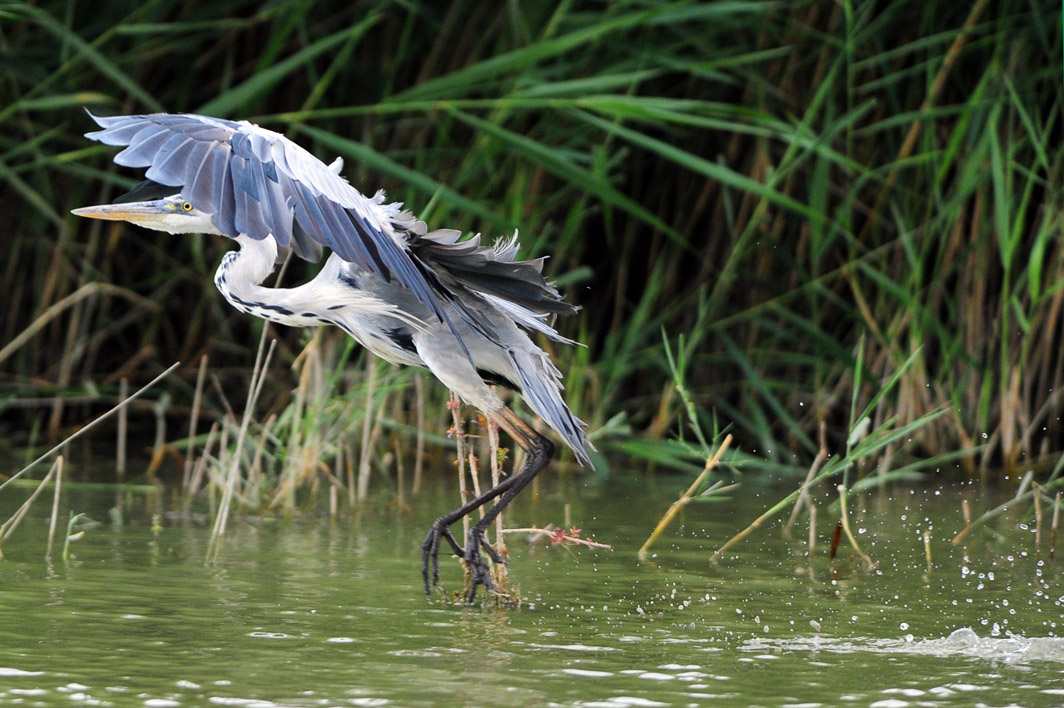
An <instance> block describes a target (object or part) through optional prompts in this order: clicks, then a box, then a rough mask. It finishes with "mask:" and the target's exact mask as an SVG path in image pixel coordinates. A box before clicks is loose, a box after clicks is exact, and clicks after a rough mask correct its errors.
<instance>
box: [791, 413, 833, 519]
mask: <svg viewBox="0 0 1064 708" xmlns="http://www.w3.org/2000/svg"><path fill="white" fill-rule="evenodd" d="M826 427H827V426H826V425H825V422H824V421H820V449H819V450H818V451H817V453H816V457H814V458H813V464H811V465H810V466H809V473H808V474H806V476H805V481H804V482H802V487H801V491H800V492H799V493H798V499H797V501H795V502H794V508H793V509H791V515H790V518H788V519H787V523H786V524H784V525H783V532H784V533H788V532H789V531H790V529H791V527H792V526H793V525H794V522H795V520H797V518H798V513H799V512H800V511H801V510H802V504H803V503H804V504H805V505H807V506H808V507H809V508H810V509H812V507H813V502H812V501H811V500H810V498H809V487H810V485H812V483H813V478H814V477H816V475H817V473H818V472H820V468H821V467H823V466H824V463H825V462H827V460H828V445H827V430H826Z"/></svg>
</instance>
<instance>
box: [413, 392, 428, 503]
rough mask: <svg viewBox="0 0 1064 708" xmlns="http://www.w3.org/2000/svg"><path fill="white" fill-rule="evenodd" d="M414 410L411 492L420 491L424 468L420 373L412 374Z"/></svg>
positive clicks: (422, 395)
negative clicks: (415, 430)
mask: <svg viewBox="0 0 1064 708" xmlns="http://www.w3.org/2000/svg"><path fill="white" fill-rule="evenodd" d="M414 410H415V413H416V415H417V451H416V452H415V453H414V455H415V457H414V482H413V486H412V487H411V489H410V493H411V494H417V493H418V492H420V491H421V483H422V476H423V475H424V469H425V382H424V379H423V378H422V376H421V374H420V373H416V374H414Z"/></svg>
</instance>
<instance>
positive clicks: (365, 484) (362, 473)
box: [357, 352, 377, 502]
mask: <svg viewBox="0 0 1064 708" xmlns="http://www.w3.org/2000/svg"><path fill="white" fill-rule="evenodd" d="M366 369H367V374H366V410H365V414H364V415H365V418H363V420H362V450H361V453H360V455H359V458H358V494H357V498H358V501H359V502H362V501H363V500H365V498H366V494H368V493H369V472H370V467H369V458H370V453H371V452H372V449H373V441H372V439H371V433H372V430H373V427H372V426H373V394H374V393H375V392H376V390H377V361H376V360H375V359H374V358H373V357H372V356H371V355H370V354H369V353H368V352H367V354H366Z"/></svg>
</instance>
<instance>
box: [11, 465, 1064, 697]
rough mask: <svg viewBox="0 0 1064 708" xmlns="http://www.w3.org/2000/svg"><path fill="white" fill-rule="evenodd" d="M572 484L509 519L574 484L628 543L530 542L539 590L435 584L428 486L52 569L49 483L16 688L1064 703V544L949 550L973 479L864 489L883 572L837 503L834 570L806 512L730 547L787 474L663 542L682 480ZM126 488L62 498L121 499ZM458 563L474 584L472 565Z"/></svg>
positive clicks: (139, 516) (551, 518) (103, 535)
mask: <svg viewBox="0 0 1064 708" xmlns="http://www.w3.org/2000/svg"><path fill="white" fill-rule="evenodd" d="M669 483H670V484H671V481H670V482H669ZM675 483H676V484H677V485H678V484H681V483H682V480H676V482H675ZM553 484H554V485H555V486H554V487H551V484H547V483H545V484H544V485H543V489H542V490H541V492H540V494H539V497H538V498H537V499H531V498H526V499H523V500H521V501H520V503H519V504H517V505H516V507H517V508H516V513H514V514H511V515H510V516H509V521H510V522H511V523H513V524H532V523H536V524H539V525H543V524H546V523H550V522H555V523H560V522H561V521H562V518H563V513H564V512H563V506H564V503H565V502H566V501H569V502H571V503H572V520H573V523H574V524H575V525H578V526H580V527H582V528H583V529H584V532H585V533H588V534H591V535H592V536H593V537H594V538H595V539H596V540H598V541H603V542H608V543H612V544H613V545H614V547H615V549H614V550H613V551H597V550H591V549H586V548H575V547H563V546H551V545H550V544H540V545H537V546H535V547H529V546H528V544H527V543H525V542H523V541H520V540H516V539H515V540H513V542H512V555H513V572H514V575H515V578H516V579H517V580H518V581H519V582H520V585H521V592H522V595H523V597H524V607H523V608H522V609H519V610H497V609H486V608H480V607H478V608H463V607H458V606H452V605H450V604H448V603H447V602H445V601H443V600H441V599H436V600H435V601H433V602H431V603H429V602H426V601H425V599H424V598H423V597H422V595H421V590H420V576H419V571H418V568H419V557H418V550H417V548H418V544H419V542H420V540H421V538H422V536H423V534H424V531H425V529H426V528H427V525H428V524H429V523H430V522H431V520H432V518H433V517H434V516H435V515H436V514H437V513H439V512H441V511H443V510H445V508H446V507H447V505H448V501H446V500H443V499H440V498H438V497H435V498H434V497H433V496H432V495H429V494H426V495H422V496H421V497H418V498H415V499H413V509H412V510H411V511H410V512H409V513H399V512H397V511H395V509H394V508H387V507H386V505H385V504H384V503H383V502H381V503H379V504H374V505H371V506H370V507H369V508H368V509H367V510H366V511H365V512H363V513H362V514H361V516H360V517H358V518H355V519H344V520H340V521H336V522H330V521H329V520H327V519H322V518H317V517H316V518H313V519H304V520H299V521H289V522H257V523H251V522H247V521H244V522H238V523H236V524H235V526H234V527H233V528H232V531H231V533H230V535H229V537H228V539H227V541H226V545H225V549H224V552H223V558H222V560H221V561H219V562H218V563H217V564H216V565H213V566H207V565H204V562H203V558H204V554H205V552H206V544H207V539H208V537H209V534H210V531H209V528H207V527H204V526H192V525H180V524H175V525H170V524H168V525H166V526H165V527H164V528H163V529H162V530H161V532H160V533H159V537H158V543H156V542H154V540H153V534H152V531H151V529H150V528H149V518H150V515H149V513H148V512H147V511H146V510H144V509H143V508H142V507H140V506H135V507H134V508H133V509H132V510H131V511H130V512H129V514H128V519H127V521H128V523H127V524H126V525H125V526H121V527H114V526H111V525H109V524H103V525H100V526H98V527H96V528H93V529H90V530H88V531H87V533H86V535H85V537H84V538H83V539H82V540H81V541H79V542H78V543H77V544H75V546H74V547H73V548H74V551H75V553H76V557H75V558H74V559H72V560H70V561H69V562H66V563H64V562H62V561H61V560H58V559H57V560H55V561H53V563H52V564H51V565H48V564H46V563H45V562H44V560H43V558H42V557H43V551H44V544H45V535H46V531H47V529H46V521H45V519H44V516H45V515H46V514H47V513H48V511H49V510H48V509H47V508H46V507H48V503H41V502H39V503H38V508H37V509H36V510H35V515H34V517H33V518H31V519H28V520H27V521H26V522H24V524H23V525H22V527H20V528H19V529H18V531H17V532H16V534H15V536H14V537H12V539H10V540H9V541H8V542H7V543H6V544H5V546H4V549H3V550H4V554H5V558H4V560H3V561H0V704H2V705H77V704H85V705H116V706H119V705H121V706H127V705H135V706H156V707H160V706H201V705H235V706H275V705H284V706H319V705H320V706H333V705H368V706H376V705H398V706H408V705H410V706H438V705H485V706H540V705H582V706H611V707H616V706H694V705H727V706H733V705H734V706H739V705H742V706H746V705H758V706H797V705H814V706H819V705H823V706H834V705H861V706H877V707H879V708H896V707H901V706H938V705H958V706H960V705H965V706H969V705H987V706H1001V705H1026V706H1053V705H1061V704H1064V640H1062V639H1057V638H1055V637H1058V636H1061V635H1062V634H1064V617H1062V613H1064V598H1062V596H1064V587H1062V584H1061V578H1062V573H1061V570H1060V561H1058V562H1057V563H1055V564H1054V563H1050V562H1049V561H1043V560H1039V559H1038V558H1037V557H1036V555H1035V549H1034V536H1033V532H1032V531H1030V530H1027V531H1025V530H1022V529H1017V526H1016V518H1015V517H1013V518H1011V519H1007V520H1005V519H1003V520H1001V521H1000V522H999V523H997V524H995V528H997V529H998V530H999V531H1002V532H1003V533H1001V534H995V533H990V532H980V533H977V534H975V535H974V537H973V539H972V541H971V543H970V544H969V545H968V546H967V547H962V548H957V547H953V546H951V545H950V544H949V542H948V540H949V538H950V537H951V536H952V535H953V533H955V532H956V531H957V530H958V529H959V528H960V526H961V520H960V503H959V501H958V499H959V497H958V493H957V492H953V491H951V492H943V493H941V494H937V493H936V492H935V491H933V490H926V491H925V490H920V491H917V492H915V493H910V492H908V491H905V492H902V493H896V494H895V495H893V496H890V495H880V496H875V495H873V496H870V497H867V498H866V506H867V508H864V509H862V508H858V509H857V510H856V511H855V512H854V516H853V520H854V528H855V531H856V532H858V533H859V537H860V540H861V541H862V542H863V544H864V545H865V547H866V550H867V551H868V552H869V553H871V554H872V556H874V557H875V559H876V560H877V561H878V562H879V563H880V567H881V573H879V574H876V573H874V572H868V571H865V570H863V569H862V568H861V567H860V566H859V565H857V564H856V563H851V562H850V561H849V551H848V549H847V550H846V551H845V552H844V553H843V555H844V556H846V558H845V559H844V560H842V561H840V562H839V563H837V564H834V565H833V564H831V563H829V562H828V560H827V558H826V557H825V554H826V540H827V538H828V536H829V534H830V531H831V529H830V528H829V525H833V523H834V520H835V518H836V517H834V516H832V515H831V510H829V509H828V508H827V507H824V508H823V509H822V510H821V519H822V520H821V525H822V527H823V528H822V530H821V531H822V532H821V536H822V539H821V543H822V545H821V546H820V547H819V550H818V554H817V556H816V557H815V558H814V560H813V562H812V564H811V566H810V563H809V562H808V559H807V558H806V556H805V551H806V540H805V539H806V534H807V530H806V528H801V529H800V530H798V531H797V532H796V536H797V537H800V538H798V539H795V540H791V541H787V540H784V539H783V538H781V534H780V532H779V529H778V526H775V525H769V526H767V527H766V528H763V529H761V530H758V531H757V532H755V533H754V534H753V536H751V538H750V539H748V540H747V541H746V542H744V543H742V544H740V545H739V546H738V547H737V548H736V552H735V553H733V554H731V555H729V556H728V557H727V558H726V559H725V560H724V561H723V562H721V563H719V564H716V565H711V564H710V563H709V562H708V561H707V559H708V557H709V555H710V553H711V551H712V550H713V549H714V548H716V547H717V546H718V545H719V544H720V543H722V542H723V541H724V540H726V539H727V538H728V537H729V536H731V535H732V534H733V533H735V532H736V531H738V530H739V529H740V528H742V527H743V526H745V525H746V524H747V523H748V522H749V521H750V520H752V519H753V518H754V517H755V516H756V515H757V514H758V513H759V512H760V511H761V510H763V509H764V508H765V506H766V505H767V503H768V502H769V501H771V500H774V499H776V498H779V497H780V496H782V495H783V493H784V492H782V491H761V492H759V493H755V492H754V491H752V490H744V491H742V492H740V493H738V494H736V495H735V496H734V497H733V498H732V500H730V501H728V502H727V503H718V504H701V505H697V506H694V507H691V508H689V509H688V510H687V511H686V512H685V514H684V515H683V516H682V517H680V518H679V519H678V522H679V523H677V524H676V525H675V526H674V527H673V528H672V529H670V531H669V532H668V533H667V534H666V536H665V537H664V538H663V539H662V540H661V541H660V542H659V544H658V546H657V547H656V548H655V550H656V551H657V554H656V558H654V559H653V560H652V561H650V562H645V563H641V562H639V561H638V560H637V559H636V557H635V550H636V549H637V548H638V547H639V545H640V544H641V543H642V541H643V539H644V538H645V537H646V535H647V534H648V533H649V532H650V530H651V529H652V528H653V525H654V523H655V522H656V520H657V519H658V518H659V517H660V515H661V513H662V512H663V511H664V509H665V508H666V507H667V506H668V503H669V502H670V501H671V500H672V499H674V498H675V496H676V493H677V490H676V489H675V488H673V487H672V486H670V487H669V488H668V489H665V490H662V491H657V490H652V489H650V488H649V487H648V486H647V485H646V484H645V483H644V482H642V481H639V482H631V481H629V482H622V481H618V480H611V481H610V482H609V484H606V485H602V486H586V485H583V484H582V483H581V482H579V481H577V482H572V483H562V482H555V483H553ZM966 493H967V492H966ZM758 497H760V498H758ZM109 501H111V500H109V499H107V498H106V497H104V496H102V495H89V494H86V493H80V494H73V495H72V496H71V497H70V498H69V499H68V503H65V504H64V507H67V508H70V509H73V510H74V511H82V512H87V513H89V514H90V516H93V517H94V518H96V519H100V520H105V519H107V513H106V508H107V506H108V502H109ZM12 503H14V499H5V500H3V502H2V505H3V507H4V510H6V509H7V508H8V507H9V506H10V504H12ZM987 503H988V502H987ZM858 505H859V507H860V503H858ZM985 506H986V503H984V502H981V501H976V504H975V508H976V509H981V508H985ZM63 513H64V516H65V514H66V509H64V512H63ZM836 514H837V512H836ZM828 517H831V518H830V519H829V518H828ZM5 518H6V514H5ZM929 524H930V525H931V527H932V539H933V540H932V557H933V562H934V566H933V568H932V570H931V572H930V573H928V571H927V568H926V562H925V556H924V547H923V541H922V540H921V533H922V532H923V530H924V529H925V528H926V527H927V526H928V525H929ZM1045 543H1046V541H1045V540H1043V544H1045ZM1044 555H1045V545H1043V556H1044ZM444 579H445V582H446V584H447V585H448V587H449V588H450V589H456V586H457V585H458V584H459V582H460V573H459V571H458V569H457V566H454V565H452V564H451V563H447V564H446V565H445V569H444ZM965 628H968V629H967V630H966V629H965ZM957 630H962V631H960V632H957V633H956V634H953V633H954V632H956V631H957ZM951 635H952V636H951Z"/></svg>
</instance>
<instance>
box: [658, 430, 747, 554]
mask: <svg viewBox="0 0 1064 708" xmlns="http://www.w3.org/2000/svg"><path fill="white" fill-rule="evenodd" d="M731 441H732V436H731V435H728V436H727V437H726V438H724V442H722V443H721V444H720V447H718V448H717V451H716V452H715V453H713V456H712V457H709V458H707V459H706V466H705V467H704V468H703V469H702V472H701V474H699V475H698V477H697V478H696V479H695V481H694V482H692V483H691V486H690V487H688V488H687V491H686V492H684V493H683V494H682V495H681V496H680V498H679V499H677V500H676V501H674V502H673V503H672V505H671V506H670V507H669V509H668V511H666V512H665V515H664V516H662V517H661V521H659V522H658V525H657V526H656V527H655V528H654V531H653V533H651V534H650V537H649V538H648V539H647V540H646V542H645V543H644V544H643V547H642V548H640V549H639V553H638V555H639V557H640V558H643V557H644V556H645V555H646V552H647V549H648V548H650V544H652V543H654V541H655V540H656V539H657V537H658V536H660V535H661V532H662V531H664V530H665V527H666V526H668V525H669V523H670V522H672V519H673V517H675V516H676V514H678V513H679V511H680V509H682V508H683V506H684V505H685V504H687V502H689V501H691V498H692V497H693V496H694V494H695V492H697V491H698V488H699V487H701V486H702V484H703V482H705V481H706V478H707V477H708V476H709V473H710V472H712V471H713V469H714V468H715V467H716V466H717V463H719V462H720V458H721V456H722V455H724V451H725V450H727V449H728V446H729V445H731Z"/></svg>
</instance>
